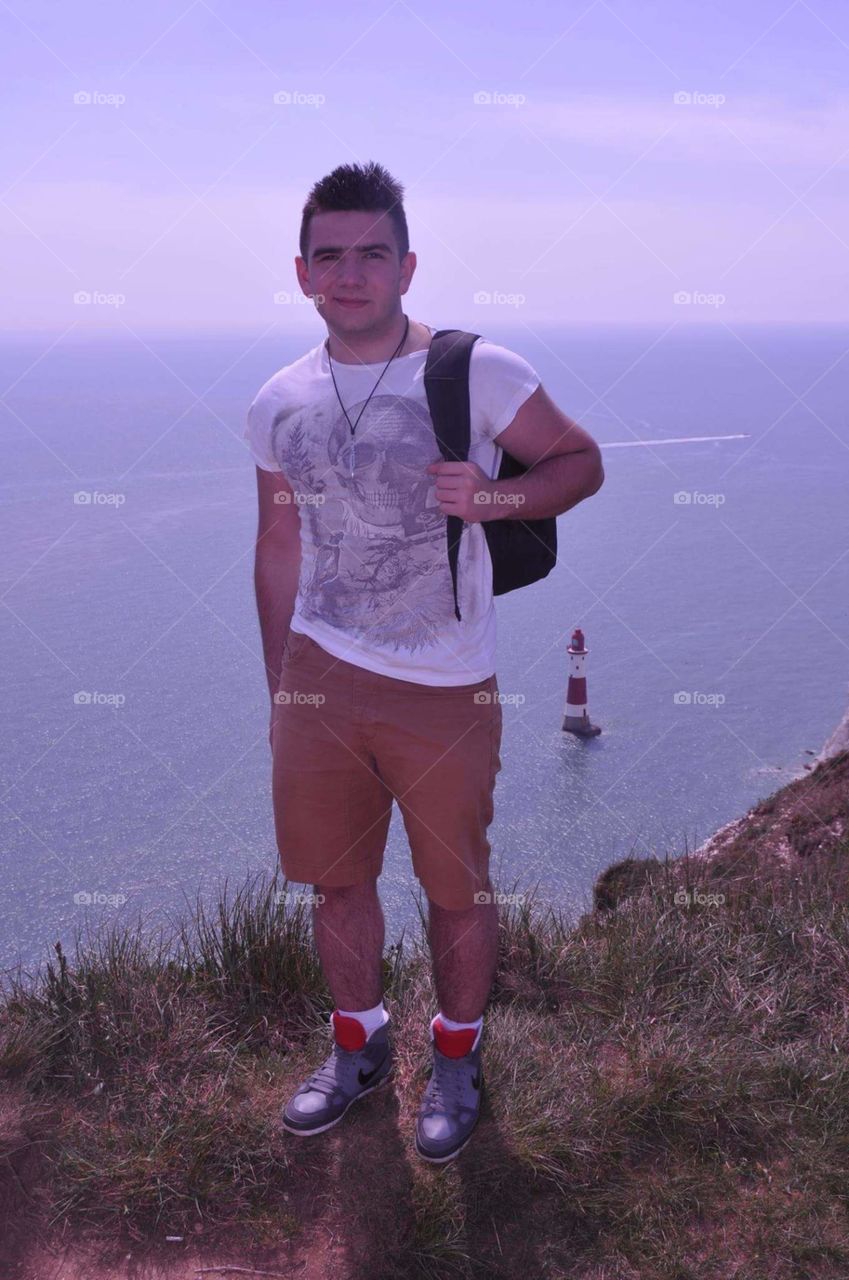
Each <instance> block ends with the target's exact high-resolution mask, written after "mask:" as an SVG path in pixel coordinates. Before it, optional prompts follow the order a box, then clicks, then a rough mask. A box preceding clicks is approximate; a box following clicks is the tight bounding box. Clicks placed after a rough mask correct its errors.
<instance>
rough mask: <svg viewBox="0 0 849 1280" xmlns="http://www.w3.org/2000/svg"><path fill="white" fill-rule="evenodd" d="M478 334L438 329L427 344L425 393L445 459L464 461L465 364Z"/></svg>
mask: <svg viewBox="0 0 849 1280" xmlns="http://www.w3.org/2000/svg"><path fill="white" fill-rule="evenodd" d="M479 337H480V334H479V333H466V332H465V331H464V330H463V329H439V330H437V332H436V333H435V334H434V335H433V338H432V339H431V343H430V347H429V348H428V353H427V362H426V364H425V371H424V383H425V393H426V395H427V402H428V407H429V409H430V416H431V420H432V422H433V429H434V431H435V432H436V439H437V442H438V444H439V448H440V450H441V452H442V456H443V458H445V460H446V462H465V461H466V459H467V457H468V455H469V441H470V438H471V437H470V433H471V406H470V404H469V364H470V363H471V358H472V347H473V346H474V344H475V343H476V342H477V340H478V338H479Z"/></svg>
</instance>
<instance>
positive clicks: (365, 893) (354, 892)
mask: <svg viewBox="0 0 849 1280" xmlns="http://www.w3.org/2000/svg"><path fill="white" fill-rule="evenodd" d="M313 889H314V891H315V893H316V895H317V900H318V901H319V902H322V901H324V902H326V901H328V899H331V898H332V899H334V900H339V899H342V898H357V897H370V896H371V895H372V894H374V893H376V892H377V876H373V877H372V878H371V879H369V880H360V881H358V882H357V884H342V885H328V884H314V885H313ZM318 895H320V896H318Z"/></svg>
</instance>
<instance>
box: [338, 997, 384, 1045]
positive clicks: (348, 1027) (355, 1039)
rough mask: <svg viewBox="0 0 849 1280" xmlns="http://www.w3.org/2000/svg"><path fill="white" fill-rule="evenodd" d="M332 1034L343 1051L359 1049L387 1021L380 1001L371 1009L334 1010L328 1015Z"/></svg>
mask: <svg viewBox="0 0 849 1280" xmlns="http://www.w3.org/2000/svg"><path fill="white" fill-rule="evenodd" d="M330 1021H331V1025H332V1027H333V1034H334V1037H335V1039H336V1041H337V1043H338V1044H340V1045H341V1046H342V1048H343V1049H361V1048H362V1046H363V1045H364V1044H365V1042H366V1040H368V1038H369V1036H370V1035H371V1033H372V1032H373V1031H376V1030H377V1028H378V1027H382V1026H384V1024H385V1023H387V1022H388V1021H389V1013H388V1012H387V1010H386V1009H385V1008H384V1007H383V1001H382V1000H381V1001H380V1002H379V1003H378V1004H376V1005H375V1006H374V1008H373V1009H356V1010H354V1011H353V1012H351V1011H349V1010H346V1009H334V1010H333V1013H332V1014H331V1015H330Z"/></svg>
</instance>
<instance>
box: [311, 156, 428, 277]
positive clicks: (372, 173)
mask: <svg viewBox="0 0 849 1280" xmlns="http://www.w3.org/2000/svg"><path fill="white" fill-rule="evenodd" d="M403 198H404V188H403V187H402V186H401V184H400V182H397V181H396V179H395V178H393V177H392V174H391V173H389V172H388V171H387V170H386V169H384V167H383V165H382V164H377V163H376V162H375V161H374V160H369V161H368V162H367V163H366V164H364V165H359V164H340V165H339V167H338V168H336V169H334V170H333V172H332V173H329V174H328V175H327V177H326V178H322V179H321V180H320V181H319V182H317V183H316V184H315V186H314V187H313V189H312V191H311V192H310V193H309V195H308V196H307V202H306V204H305V205H304V211H303V214H302V216H301V238H300V250H301V257H302V258H303V259H304V260H306V258H307V251H308V249H309V242H310V223H311V222H312V219H313V215H314V214H316V213H333V212H336V211H342V210H344V211H348V210H357V211H363V212H365V213H379V212H381V211H384V210H388V212H389V216H390V218H391V220H392V225H393V227H394V228H395V237H396V239H397V241H398V249H399V253H400V256H401V257H402V258H403V257H404V254H405V253H409V251H410V235H409V232H408V231H407V218H406V215H405V213H404V205H403Z"/></svg>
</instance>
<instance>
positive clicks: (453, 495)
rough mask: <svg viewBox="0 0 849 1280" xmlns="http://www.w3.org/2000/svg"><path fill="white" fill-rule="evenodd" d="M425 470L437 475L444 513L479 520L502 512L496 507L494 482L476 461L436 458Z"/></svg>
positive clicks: (438, 491)
mask: <svg viewBox="0 0 849 1280" xmlns="http://www.w3.org/2000/svg"><path fill="white" fill-rule="evenodd" d="M425 470H426V471H427V472H428V474H429V475H432V476H435V477H436V496H437V499H438V500H439V510H440V511H441V512H443V514H444V515H446V516H459V517H460V519H461V520H467V521H469V523H470V524H479V523H480V522H481V521H482V520H491V519H492V518H493V516H495V515H501V514H502V513H501V512H500V511H495V510H494V504H493V501H492V494H493V492H494V483H493V481H492V480H490V479H489V477H488V476H486V475H484V473H483V471H482V470H481V469H480V467H479V466H478V464H477V463H476V462H445V461H442V462H432V463H431V464H430V466H429V467H426V468H425Z"/></svg>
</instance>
